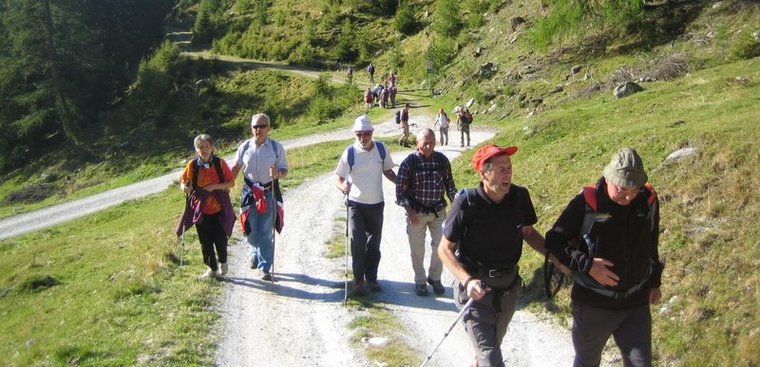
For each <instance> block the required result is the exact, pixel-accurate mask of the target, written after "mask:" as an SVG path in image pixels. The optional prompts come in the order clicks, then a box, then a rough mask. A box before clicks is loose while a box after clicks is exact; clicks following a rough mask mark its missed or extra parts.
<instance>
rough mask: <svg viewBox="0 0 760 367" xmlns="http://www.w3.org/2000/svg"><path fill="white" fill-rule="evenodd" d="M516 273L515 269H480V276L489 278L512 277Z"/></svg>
mask: <svg viewBox="0 0 760 367" xmlns="http://www.w3.org/2000/svg"><path fill="white" fill-rule="evenodd" d="M514 272H515V268H514V267H507V268H498V269H479V270H478V276H481V277H484V276H487V277H489V278H501V277H505V276H508V275H512V274H514Z"/></svg>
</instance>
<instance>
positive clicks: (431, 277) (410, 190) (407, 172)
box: [396, 129, 457, 296]
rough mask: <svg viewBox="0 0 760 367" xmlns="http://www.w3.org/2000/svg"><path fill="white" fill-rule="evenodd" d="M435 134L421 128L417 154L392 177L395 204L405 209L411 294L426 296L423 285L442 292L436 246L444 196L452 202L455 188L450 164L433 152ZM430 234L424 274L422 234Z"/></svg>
mask: <svg viewBox="0 0 760 367" xmlns="http://www.w3.org/2000/svg"><path fill="white" fill-rule="evenodd" d="M434 149H435V133H434V132H433V130H431V129H422V130H420V132H419V133H417V151H415V152H414V153H412V154H409V156H408V157H406V159H404V161H403V162H401V165H400V166H399V169H398V174H397V178H396V204H398V205H400V206H402V207H404V209H405V210H406V217H407V221H406V233H407V235H408V236H409V248H410V250H411V258H412V268H413V269H414V284H415V285H414V293H415V294H417V295H418V296H427V295H428V289H427V284H428V283H429V284H430V285H431V286H433V292H435V294H436V295H443V294H444V293H445V292H446V289H445V288H444V287H443V284H441V273H442V272H443V265H442V263H441V259H440V257H438V244H439V243H440V242H441V236H442V235H443V221H444V220H445V219H446V200H445V199H444V197H443V196H444V194H445V195H448V196H449V200H451V201H453V200H454V196H456V193H457V188H456V185H455V184H454V178H453V177H452V175H451V163H450V162H449V159H448V158H446V156H445V155H443V154H442V153H440V152H436V151H435V150H434ZM426 230H429V231H430V237H431V241H430V248H431V249H432V253H431V254H430V267H429V268H428V272H427V275H426V274H425V267H424V265H423V260H424V259H425V233H426Z"/></svg>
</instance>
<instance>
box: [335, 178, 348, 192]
mask: <svg viewBox="0 0 760 367" xmlns="http://www.w3.org/2000/svg"><path fill="white" fill-rule="evenodd" d="M337 177H338V180H337V182H336V183H335V187H337V188H338V190H340V191H341V192H343V193H344V194H348V192H349V191H351V183H350V182H348V181H346V178H345V177H341V176H337Z"/></svg>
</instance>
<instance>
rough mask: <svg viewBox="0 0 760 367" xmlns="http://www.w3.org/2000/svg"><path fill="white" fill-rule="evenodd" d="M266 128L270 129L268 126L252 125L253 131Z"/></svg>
mask: <svg viewBox="0 0 760 367" xmlns="http://www.w3.org/2000/svg"><path fill="white" fill-rule="evenodd" d="M265 127H269V126H268V125H252V126H251V129H257V130H258V129H263V128H265Z"/></svg>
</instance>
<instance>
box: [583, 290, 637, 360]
mask: <svg viewBox="0 0 760 367" xmlns="http://www.w3.org/2000/svg"><path fill="white" fill-rule="evenodd" d="M571 306H572V311H573V347H574V348H575V361H574V362H573V367H591V366H599V364H600V363H601V358H602V350H603V349H604V345H605V344H606V343H607V339H609V338H610V336H612V337H613V338H614V339H615V344H617V346H618V348H620V354H621V355H622V357H623V366H625V367H651V366H652V315H651V313H650V310H649V305H648V304H645V305H643V306H639V307H636V308H631V309H625V310H608V309H605V308H599V307H593V306H589V305H587V304H585V303H582V302H577V301H573V302H572V304H571Z"/></svg>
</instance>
